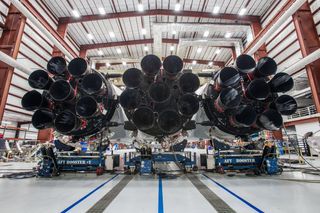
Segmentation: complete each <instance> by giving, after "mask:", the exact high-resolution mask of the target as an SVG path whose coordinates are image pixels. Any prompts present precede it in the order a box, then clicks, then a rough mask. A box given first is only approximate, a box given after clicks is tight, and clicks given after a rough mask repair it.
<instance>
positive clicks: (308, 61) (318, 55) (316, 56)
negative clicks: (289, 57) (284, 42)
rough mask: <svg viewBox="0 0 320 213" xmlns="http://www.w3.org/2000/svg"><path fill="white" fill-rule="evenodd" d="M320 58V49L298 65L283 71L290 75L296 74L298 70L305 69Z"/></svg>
mask: <svg viewBox="0 0 320 213" xmlns="http://www.w3.org/2000/svg"><path fill="white" fill-rule="evenodd" d="M319 58H320V48H319V49H318V50H316V51H314V52H313V53H310V54H309V55H308V56H306V57H304V58H303V59H300V60H299V61H298V62H297V63H295V64H293V65H292V66H290V67H288V68H287V69H285V70H283V72H285V73H288V74H289V75H292V74H294V73H295V72H297V71H298V70H301V69H303V68H304V67H305V66H307V65H308V64H311V63H312V62H314V61H316V60H318V59H319Z"/></svg>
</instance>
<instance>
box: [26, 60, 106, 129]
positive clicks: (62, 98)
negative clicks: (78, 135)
mask: <svg viewBox="0 0 320 213" xmlns="http://www.w3.org/2000/svg"><path fill="white" fill-rule="evenodd" d="M28 82H29V85H30V86H31V87H32V88H34V89H35V90H32V91H29V92H27V93H26V94H25V95H24V96H23V97H22V101H21V104H22V107H23V108H24V109H26V110H30V111H34V110H35V112H34V114H33V116H32V124H33V126H34V127H35V128H37V129H45V128H55V130H57V131H58V132H60V133H63V134H72V133H74V132H76V131H78V130H80V129H82V128H86V126H87V124H88V122H89V121H91V120H92V119H93V118H95V117H96V116H99V115H104V114H106V112H107V111H108V110H109V108H108V106H106V105H107V101H108V100H107V99H108V98H112V94H111V95H110V93H111V92H112V91H108V81H107V79H106V78H105V76H104V75H102V74H101V73H99V72H95V71H92V70H90V69H89V65H88V64H87V62H86V60H84V59H82V58H75V59H73V60H71V61H70V63H69V64H68V65H67V63H66V61H65V59H64V58H62V57H53V58H51V59H50V60H49V62H48V64H47V71H45V70H36V71H34V72H32V73H31V75H30V76H29V79H28ZM108 94H109V96H108Z"/></svg>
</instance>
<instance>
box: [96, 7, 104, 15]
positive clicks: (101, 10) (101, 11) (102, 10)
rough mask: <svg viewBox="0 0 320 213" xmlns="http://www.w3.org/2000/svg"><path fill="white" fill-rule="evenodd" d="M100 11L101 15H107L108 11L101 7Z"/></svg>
mask: <svg viewBox="0 0 320 213" xmlns="http://www.w3.org/2000/svg"><path fill="white" fill-rule="evenodd" d="M98 10H99V13H100V15H105V14H106V11H105V10H104V8H103V7H99V8H98Z"/></svg>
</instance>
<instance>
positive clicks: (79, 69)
mask: <svg viewBox="0 0 320 213" xmlns="http://www.w3.org/2000/svg"><path fill="white" fill-rule="evenodd" d="M68 71H69V73H70V74H71V75H72V76H74V77H80V76H82V75H84V74H86V73H87V72H88V71H89V68H88V63H87V61H86V60H85V59H83V58H74V59H72V60H71V61H70V63H69V65H68Z"/></svg>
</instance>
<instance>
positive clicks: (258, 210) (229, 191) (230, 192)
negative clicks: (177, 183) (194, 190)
mask: <svg viewBox="0 0 320 213" xmlns="http://www.w3.org/2000/svg"><path fill="white" fill-rule="evenodd" d="M202 175H203V176H205V177H206V178H208V179H209V180H211V181H212V182H213V183H215V184H216V185H218V186H219V187H220V188H222V189H224V190H225V191H227V192H228V193H229V194H231V195H233V196H234V197H236V198H238V199H239V200H241V201H242V202H243V203H245V204H246V205H247V206H249V207H250V208H252V209H254V210H255V211H256V212H259V213H264V212H263V211H262V210H261V209H259V208H258V207H256V206H254V205H253V204H251V203H249V202H248V201H246V200H245V199H243V198H242V197H240V196H239V195H237V194H236V193H234V192H232V191H231V190H229V189H228V188H226V187H225V186H223V185H221V184H220V183H218V182H217V181H215V180H213V179H212V178H210V177H209V176H207V175H205V174H202Z"/></svg>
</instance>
